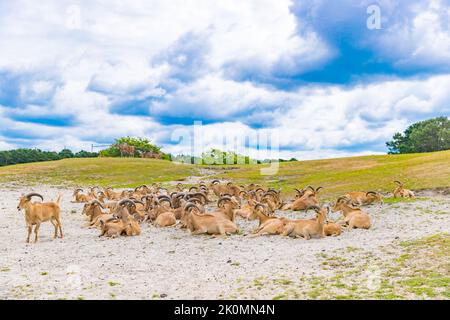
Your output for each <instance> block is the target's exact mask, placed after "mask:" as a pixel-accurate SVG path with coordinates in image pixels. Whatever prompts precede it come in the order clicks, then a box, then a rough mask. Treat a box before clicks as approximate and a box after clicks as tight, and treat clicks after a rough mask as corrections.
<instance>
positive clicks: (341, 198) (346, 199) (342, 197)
mask: <svg viewBox="0 0 450 320" xmlns="http://www.w3.org/2000/svg"><path fill="white" fill-rule="evenodd" d="M341 200H345V201H348V200H349V198H348V197H346V196H341V197H339V198H337V200H336V203H338V202H340V201H341Z"/></svg>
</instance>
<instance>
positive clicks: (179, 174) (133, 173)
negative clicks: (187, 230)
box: [0, 158, 197, 188]
mask: <svg viewBox="0 0 450 320" xmlns="http://www.w3.org/2000/svg"><path fill="white" fill-rule="evenodd" d="M193 174H197V170H196V168H195V167H194V166H191V165H183V164H174V163H172V162H170V161H164V160H151V159H128V158H126V159H125V158H91V159H64V160H60V161H50V162H37V163H31V164H20V165H13V166H6V167H1V168H0V182H16V183H21V184H22V183H27V184H50V185H63V186H93V185H98V186H112V187H124V188H125V187H133V186H137V185H142V184H146V183H147V184H148V183H151V182H165V181H172V180H178V179H183V178H186V177H187V176H189V175H193Z"/></svg>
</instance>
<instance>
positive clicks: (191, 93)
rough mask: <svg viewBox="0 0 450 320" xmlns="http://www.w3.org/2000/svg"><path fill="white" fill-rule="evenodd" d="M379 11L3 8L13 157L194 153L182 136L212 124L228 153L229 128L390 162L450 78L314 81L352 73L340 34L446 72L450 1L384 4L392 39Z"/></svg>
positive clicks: (4, 120) (440, 106)
mask: <svg viewBox="0 0 450 320" xmlns="http://www.w3.org/2000/svg"><path fill="white" fill-rule="evenodd" d="M368 4H369V1H360V2H352V1H344V2H343V4H340V5H344V6H346V7H348V8H349V10H341V11H338V10H337V8H336V5H328V4H327V3H326V2H322V1H312V2H308V3H306V2H294V1H288V0H282V1H269V0H267V1H259V0H258V1H245V2H242V1H237V0H236V1H229V0H227V1H206V0H205V1H181V0H180V1H156V0H154V1H145V2H143V1H130V2H127V3H126V4H125V3H121V2H111V1H106V0H99V1H96V2H92V1H78V2H76V3H67V2H62V1H58V2H57V1H50V0H47V1H42V2H40V3H39V5H37V4H36V3H34V2H33V1H30V0H19V1H14V2H1V3H0V47H1V48H2V50H0V122H1V126H0V148H3V149H5V148H11V147H19V146H33V147H40V148H43V149H52V150H54V149H60V148H62V147H70V148H73V149H74V150H79V149H87V148H89V147H90V145H91V144H97V143H110V142H112V141H113V140H114V138H117V137H120V136H125V135H130V136H145V137H148V138H150V139H151V140H152V141H154V142H155V143H158V144H162V145H163V146H164V149H165V150H167V151H168V152H173V153H186V152H188V151H189V147H188V146H184V145H182V144H177V143H176V141H173V139H172V138H173V137H172V135H173V132H174V131H176V130H185V131H186V130H187V131H188V132H189V131H191V130H192V123H193V121H195V120H201V121H203V123H204V124H205V126H204V132H205V138H204V144H205V147H206V148H208V147H220V146H222V145H223V141H222V140H223V135H224V132H231V133H228V135H231V136H233V135H234V136H236V135H237V136H255V135H257V134H258V133H267V132H270V131H271V130H275V131H278V132H279V133H280V136H281V139H280V154H281V155H282V156H283V157H291V156H295V157H298V158H301V159H306V158H321V157H334V156H345V155H352V154H368V153H380V152H384V151H385V147H384V142H385V141H386V140H388V139H389V138H390V137H391V136H392V134H393V133H395V132H396V131H400V130H403V129H404V128H405V127H406V126H407V125H408V124H410V123H412V122H414V121H417V120H421V119H425V118H427V117H431V116H436V115H446V114H449V111H450V110H449V106H450V94H449V93H448V88H449V86H450V78H449V77H450V76H449V75H445V74H444V75H441V76H437V75H434V74H432V73H431V74H427V77H421V78H404V79H402V78H400V77H398V75H397V74H395V75H392V76H391V77H389V74H387V75H386V74H382V76H383V77H378V74H373V77H372V78H370V79H368V78H366V79H365V80H367V81H360V82H356V83H351V84H348V85H343V86H341V85H333V84H329V83H327V81H326V80H327V79H325V78H324V81H323V82H322V83H320V81H319V82H316V83H315V84H313V85H312V84H308V83H307V81H305V80H303V79H302V75H303V74H305V73H308V72H319V73H320V72H321V70H322V68H325V67H326V66H327V65H329V64H332V63H333V61H335V59H341V60H339V61H340V63H343V65H344V66H346V65H352V62H353V59H354V58H355V56H345V54H346V51H345V50H347V48H344V47H339V45H338V44H337V43H339V41H340V40H339V39H341V38H340V35H339V34H344V35H345V36H344V37H343V38H344V40H345V41H349V39H350V40H351V41H352V42H354V43H355V44H356V46H360V47H361V48H364V49H368V48H370V49H371V50H372V52H371V55H369V60H370V59H372V60H373V59H375V60H376V59H382V60H383V59H384V60H386V61H390V63H391V67H392V68H396V67H399V68H403V67H406V66H408V67H411V65H414V66H417V67H423V66H430V65H433V66H442V65H446V64H448V61H450V59H448V58H449V57H450V56H448V54H449V52H450V47H449V44H450V38H449V25H448V22H449V21H450V18H449V14H450V11H449V9H448V5H446V4H445V2H444V1H437V0H436V1H430V2H427V3H426V4H422V3H419V2H404V1H400V2H388V1H381V2H380V6H381V8H382V14H383V19H384V20H383V30H382V31H381V32H378V33H368V31H367V30H366V29H365V28H362V29H360V26H361V23H362V24H363V25H364V23H365V18H366V13H365V8H366V6H367V5H368ZM403 9H404V10H403ZM402 12H403V13H405V15H406V16H407V17H406V18H401V17H400V16H399V15H400V14H401V13H402ZM339 26H340V27H339ZM358 30H359V31H358ZM327 34H328V35H327ZM362 35H363V36H364V37H365V36H366V35H367V39H361V38H364V37H362ZM333 37H334V38H333ZM345 41H344V42H345ZM352 52H353V51H352ZM342 55H344V56H342ZM372 60H371V61H372ZM371 61H369V62H371ZM363 62H364V63H366V62H367V61H363ZM369 62H367V63H369ZM364 66H365V65H364V64H363V67H361V69H358V70H356V71H357V72H359V73H361V74H363V73H364V72H365V69H364ZM336 70H337V71H336V72H341V71H342V68H341V69H336ZM384 71H385V70H383V72H384ZM383 72H382V73H383ZM436 73H442V70H440V71H439V72H436ZM287 83H288V84H289V85H286V84H287ZM251 149H252V150H253V152H254V151H255V150H256V148H255V146H252V147H251Z"/></svg>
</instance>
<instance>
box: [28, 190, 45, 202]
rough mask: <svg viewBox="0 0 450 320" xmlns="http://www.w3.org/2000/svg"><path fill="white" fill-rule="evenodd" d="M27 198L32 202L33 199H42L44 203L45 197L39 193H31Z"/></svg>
mask: <svg viewBox="0 0 450 320" xmlns="http://www.w3.org/2000/svg"><path fill="white" fill-rule="evenodd" d="M25 197H26V198H27V199H28V200H31V197H39V198H41V200H42V201H44V197H43V196H41V195H40V194H39V193H36V192H32V193H29V194H27V195H26V196H25Z"/></svg>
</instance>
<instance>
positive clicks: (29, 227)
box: [27, 225, 33, 243]
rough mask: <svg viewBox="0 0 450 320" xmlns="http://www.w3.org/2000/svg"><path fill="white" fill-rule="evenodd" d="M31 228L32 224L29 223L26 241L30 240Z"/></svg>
mask: <svg viewBox="0 0 450 320" xmlns="http://www.w3.org/2000/svg"><path fill="white" fill-rule="evenodd" d="M32 230H33V226H32V225H29V226H28V237H27V243H29V242H30V235H31V231H32Z"/></svg>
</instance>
